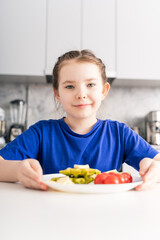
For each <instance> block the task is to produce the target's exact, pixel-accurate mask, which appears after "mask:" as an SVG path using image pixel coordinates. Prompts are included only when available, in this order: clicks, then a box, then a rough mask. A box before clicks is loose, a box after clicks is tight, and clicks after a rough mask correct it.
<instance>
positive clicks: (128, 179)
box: [120, 172, 133, 183]
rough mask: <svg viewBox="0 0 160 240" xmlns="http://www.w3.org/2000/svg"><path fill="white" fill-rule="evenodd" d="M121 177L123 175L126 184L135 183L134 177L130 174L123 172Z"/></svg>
mask: <svg viewBox="0 0 160 240" xmlns="http://www.w3.org/2000/svg"><path fill="white" fill-rule="evenodd" d="M120 175H121V178H123V179H124V183H130V182H132V181H133V179H132V176H131V174H129V173H126V172H123V173H121V174H120Z"/></svg>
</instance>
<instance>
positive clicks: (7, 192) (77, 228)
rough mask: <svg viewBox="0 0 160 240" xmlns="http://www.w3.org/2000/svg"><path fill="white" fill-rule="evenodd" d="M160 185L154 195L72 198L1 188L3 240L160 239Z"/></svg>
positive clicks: (0, 232)
mask: <svg viewBox="0 0 160 240" xmlns="http://www.w3.org/2000/svg"><path fill="white" fill-rule="evenodd" d="M159 219H160V184H157V185H156V186H155V187H154V188H153V189H151V190H147V191H142V192H137V191H135V190H131V191H127V192H122V193H112V194H111V193H110V194H109V193H107V194H73V193H64V192H58V191H53V190H49V191H47V192H43V191H39V190H32V189H27V188H24V187H23V186H22V185H21V184H19V183H2V182H1V183H0V239H1V240H9V239H12V240H15V239H16V240H28V239H31V240H32V239H33V240H42V239H43V240H44V239H46V240H50V239H56V240H57V239H58V240H61V239H67V240H68V239H70V240H72V239H76V240H80V239H92V240H97V239H109V240H113V239H114V240H121V239H123V240H128V239H129V240H132V239H133V240H135V239H145V240H150V239H157V238H158V236H160V222H159Z"/></svg>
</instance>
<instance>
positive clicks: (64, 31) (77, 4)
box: [46, 0, 116, 77]
mask: <svg viewBox="0 0 160 240" xmlns="http://www.w3.org/2000/svg"><path fill="white" fill-rule="evenodd" d="M47 8H48V20H47V26H48V27H47V28H48V29H47V59H46V74H49V75H50V74H51V73H52V69H53V66H54V63H55V61H56V60H57V57H59V56H60V55H61V54H63V53H64V52H66V51H69V50H73V49H76V50H80V49H90V50H92V51H93V52H94V53H95V54H96V55H97V56H98V57H100V58H101V59H102V60H103V61H104V63H105V64H106V70H107V75H108V77H115V75H116V74H115V72H116V69H115V62H116V60H115V0H93V1H90V0H76V1H75V0H68V1H65V0H48V7H47Z"/></svg>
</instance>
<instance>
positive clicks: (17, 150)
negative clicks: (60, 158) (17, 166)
mask: <svg viewBox="0 0 160 240" xmlns="http://www.w3.org/2000/svg"><path fill="white" fill-rule="evenodd" d="M40 138H41V137H40V132H39V128H38V127H37V125H33V126H31V127H30V128H29V129H28V130H26V131H25V132H23V133H22V134H21V135H19V136H18V137H17V138H16V139H15V140H13V141H12V142H10V143H8V144H7V145H6V146H5V147H4V148H3V149H2V150H0V156H2V157H3V158H4V159H5V160H23V159H27V158H33V159H38V155H39V146H40V141H41V139H40Z"/></svg>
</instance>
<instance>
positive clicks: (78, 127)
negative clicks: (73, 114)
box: [64, 117, 97, 134]
mask: <svg viewBox="0 0 160 240" xmlns="http://www.w3.org/2000/svg"><path fill="white" fill-rule="evenodd" d="M64 121H65V123H67V125H68V126H69V127H70V129H71V130H72V131H73V132H75V133H78V134H86V133H88V132H90V131H91V129H92V128H93V126H94V125H95V124H96V122H97V118H96V117H95V118H91V119H88V118H86V119H79V120H73V119H71V118H68V117H66V118H64Z"/></svg>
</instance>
